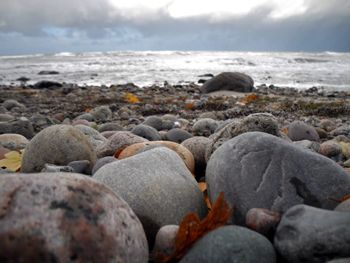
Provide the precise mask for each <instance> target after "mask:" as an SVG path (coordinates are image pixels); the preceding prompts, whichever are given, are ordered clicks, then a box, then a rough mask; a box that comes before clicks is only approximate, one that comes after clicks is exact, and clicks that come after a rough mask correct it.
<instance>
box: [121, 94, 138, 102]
mask: <svg viewBox="0 0 350 263" xmlns="http://www.w3.org/2000/svg"><path fill="white" fill-rule="evenodd" d="M123 98H124V101H126V102H128V103H139V102H140V100H139V98H138V97H137V96H135V95H134V94H132V93H129V92H127V93H125V95H124V97H123Z"/></svg>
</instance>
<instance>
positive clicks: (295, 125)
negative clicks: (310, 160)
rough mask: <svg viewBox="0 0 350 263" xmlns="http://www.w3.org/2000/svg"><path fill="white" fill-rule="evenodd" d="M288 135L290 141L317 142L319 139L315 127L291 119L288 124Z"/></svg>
mask: <svg viewBox="0 0 350 263" xmlns="http://www.w3.org/2000/svg"><path fill="white" fill-rule="evenodd" d="M288 137H289V138H290V139H291V140H292V141H302V140H309V141H316V142H318V141H319V140H320V136H319V135H318V133H317V131H316V129H315V128H314V127H312V126H310V125H308V124H306V123H305V122H302V121H293V122H292V123H291V124H289V126H288Z"/></svg>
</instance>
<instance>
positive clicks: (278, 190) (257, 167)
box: [206, 132, 350, 224]
mask: <svg viewBox="0 0 350 263" xmlns="http://www.w3.org/2000/svg"><path fill="white" fill-rule="evenodd" d="M206 182H207V184H208V192H209V197H210V199H211V201H213V200H215V199H216V198H217V196H218V195H219V193H220V192H222V191H223V192H224V194H225V197H226V199H227V201H228V202H229V203H230V204H231V205H232V206H233V207H235V213H234V221H235V222H237V223H239V224H243V223H244V218H245V215H246V213H247V212H248V210H249V209H251V208H255V207H260V208H265V209H269V210H271V211H275V212H280V213H283V212H285V211H286V210H287V209H289V208H290V207H292V206H294V205H296V204H302V203H304V204H307V205H312V206H316V207H321V208H326V209H333V208H334V207H335V206H336V203H335V202H334V201H332V200H331V199H330V198H329V197H332V198H334V199H337V198H341V197H343V196H345V195H346V194H348V192H349V189H350V176H349V175H348V173H347V172H346V171H345V170H344V169H343V168H342V167H340V166H339V165H338V164H336V163H335V162H333V161H332V160H330V159H328V158H326V157H324V156H322V155H320V154H316V153H313V152H310V151H306V150H303V149H301V148H300V147H297V146H294V145H293V144H292V143H289V142H286V141H285V140H283V139H281V138H278V137H276V136H272V135H270V134H266V133H261V132H249V133H245V134H242V135H240V136H237V137H235V138H233V139H231V140H229V141H227V142H226V143H225V144H223V145H222V146H221V147H220V148H219V149H217V150H216V151H215V152H214V154H213V155H212V156H211V158H210V160H209V162H208V164H207V170H206Z"/></svg>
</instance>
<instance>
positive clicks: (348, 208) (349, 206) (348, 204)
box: [334, 199, 350, 212]
mask: <svg viewBox="0 0 350 263" xmlns="http://www.w3.org/2000/svg"><path fill="white" fill-rule="evenodd" d="M334 210H335V211H338V212H350V199H348V200H345V201H343V202H341V203H340V204H339V205H337V206H336V208H335V209H334Z"/></svg>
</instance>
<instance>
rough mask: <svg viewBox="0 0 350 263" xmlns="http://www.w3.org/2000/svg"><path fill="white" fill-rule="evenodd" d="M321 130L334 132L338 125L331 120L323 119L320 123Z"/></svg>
mask: <svg viewBox="0 0 350 263" xmlns="http://www.w3.org/2000/svg"><path fill="white" fill-rule="evenodd" d="M319 125H320V128H322V129H324V130H325V131H327V132H330V131H333V130H335V129H336V128H337V124H336V123H335V122H334V121H332V120H330V119H323V120H321V121H320V124H319Z"/></svg>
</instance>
